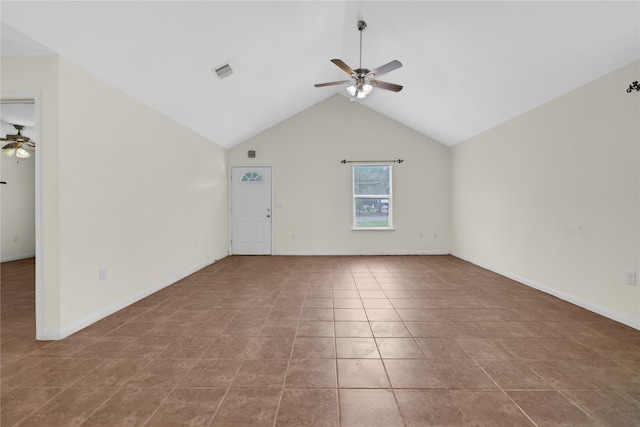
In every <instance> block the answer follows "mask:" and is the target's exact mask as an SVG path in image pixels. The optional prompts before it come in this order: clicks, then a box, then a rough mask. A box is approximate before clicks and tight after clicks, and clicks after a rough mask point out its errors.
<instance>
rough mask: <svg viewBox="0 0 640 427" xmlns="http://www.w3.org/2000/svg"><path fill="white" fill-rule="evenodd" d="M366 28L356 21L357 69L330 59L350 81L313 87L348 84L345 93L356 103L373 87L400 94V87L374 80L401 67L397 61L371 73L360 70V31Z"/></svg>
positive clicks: (364, 23) (318, 84)
mask: <svg viewBox="0 0 640 427" xmlns="http://www.w3.org/2000/svg"><path fill="white" fill-rule="evenodd" d="M365 28H367V23H366V22H364V21H358V31H360V65H359V68H357V69H355V70H353V69H352V68H351V67H349V66H348V65H347V64H346V63H345V62H344V61H342V60H341V59H332V60H331V62H333V63H334V64H336V66H338V68H340V69H341V70H342V71H344V72H345V73H347V74H349V75H350V76H351V80H341V81H337V82H329V83H317V84H315V85H314V86H315V87H325V86H335V85H341V84H344V83H349V85H348V86H347V87H346V91H347V93H348V94H349V96H350V97H351V101H356V100H358V99H364V98H366V97H367V95H369V94H370V93H371V92H373V88H374V87H379V88H380V89H385V90H390V91H393V92H400V91H401V90H402V86H400V85H397V84H394V83H387V82H381V81H379V80H375V78H377V77H378V76H381V75H383V74H386V73H388V72H390V71H393V70H395V69H397V68H400V67H402V63H401V62H400V61H398V60H393V61H391V62H389V63H388V64H385V65H383V66H381V67H378V68H376V69H374V70H373V71H371V70H368V69H366V68H362V31H363V30H364V29H365Z"/></svg>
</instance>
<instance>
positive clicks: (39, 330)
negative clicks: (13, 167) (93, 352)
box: [0, 90, 46, 340]
mask: <svg viewBox="0 0 640 427" xmlns="http://www.w3.org/2000/svg"><path fill="white" fill-rule="evenodd" d="M0 100H2V101H3V102H6V101H10V100H15V101H17V102H33V112H34V123H35V132H34V133H35V135H34V136H35V138H34V139H35V140H36V141H37V142H38V145H39V146H41V145H42V142H43V141H42V94H41V91H39V90H36V91H2V92H0ZM34 157H35V194H34V197H35V209H36V212H35V214H36V215H35V217H36V223H35V238H36V263H35V264H36V265H35V268H36V272H35V279H36V283H35V305H36V306H35V316H36V322H35V323H36V330H35V331H34V332H35V338H36V340H43V339H45V338H46V337H44V319H45V307H46V303H45V302H46V300H45V298H46V292H45V280H44V278H45V274H44V271H43V268H44V248H43V245H42V237H43V221H42V163H43V159H42V157H43V151H42V149H39V150H38V152H37V153H36V155H35V156H34Z"/></svg>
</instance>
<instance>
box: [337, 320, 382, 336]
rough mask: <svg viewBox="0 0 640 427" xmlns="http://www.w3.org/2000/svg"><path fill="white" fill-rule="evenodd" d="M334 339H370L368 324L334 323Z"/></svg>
mask: <svg viewBox="0 0 640 427" xmlns="http://www.w3.org/2000/svg"><path fill="white" fill-rule="evenodd" d="M335 332H336V337H351V338H357V337H360V338H367V337H372V336H373V333H372V332H371V327H370V326H369V323H368V322H335Z"/></svg>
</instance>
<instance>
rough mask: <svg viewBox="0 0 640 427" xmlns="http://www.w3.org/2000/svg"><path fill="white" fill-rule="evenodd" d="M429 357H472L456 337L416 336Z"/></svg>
mask: <svg viewBox="0 0 640 427" xmlns="http://www.w3.org/2000/svg"><path fill="white" fill-rule="evenodd" d="M416 343H418V345H419V346H420V349H421V350H422V352H423V353H424V355H425V357H426V358H427V359H470V356H469V354H467V352H466V351H464V349H463V348H462V347H461V346H460V343H459V342H458V340H457V339H456V338H416Z"/></svg>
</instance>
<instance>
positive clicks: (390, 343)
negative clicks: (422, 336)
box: [376, 338, 424, 359]
mask: <svg viewBox="0 0 640 427" xmlns="http://www.w3.org/2000/svg"><path fill="white" fill-rule="evenodd" d="M376 343H377V344H378V351H379V352H380V356H382V357H383V358H385V359H387V358H390V359H391V358H393V359H419V358H424V353H422V350H420V347H419V346H418V344H416V342H415V340H414V339H413V338H376Z"/></svg>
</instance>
